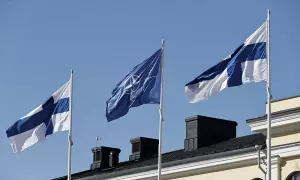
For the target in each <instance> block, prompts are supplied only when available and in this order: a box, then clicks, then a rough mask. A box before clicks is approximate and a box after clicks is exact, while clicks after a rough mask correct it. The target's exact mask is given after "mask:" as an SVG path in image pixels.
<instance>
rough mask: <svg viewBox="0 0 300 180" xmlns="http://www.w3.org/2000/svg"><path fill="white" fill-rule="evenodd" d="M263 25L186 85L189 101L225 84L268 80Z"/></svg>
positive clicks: (217, 89)
mask: <svg viewBox="0 0 300 180" xmlns="http://www.w3.org/2000/svg"><path fill="white" fill-rule="evenodd" d="M266 24H267V23H264V24H263V25H261V26H260V27H259V28H258V29H257V30H256V31H255V32H254V33H253V34H252V35H251V36H250V37H248V39H247V40H246V41H245V42H244V43H243V44H242V45H241V46H239V47H238V48H237V49H236V50H235V51H234V52H233V53H232V54H231V55H229V56H228V57H227V58H225V59H224V60H223V61H221V62H220V63H218V64H217V65H215V66H213V67H211V68H210V69H208V70H207V71H205V72H204V73H202V74H201V75H200V76H198V77H197V78H195V79H194V80H193V81H191V82H189V83H188V84H186V86H185V93H186V95H187V97H188V99H189V102H190V103H195V102H198V101H201V100H205V99H207V98H208V97H209V96H212V95H215V94H217V93H218V92H220V91H222V90H223V89H225V88H227V87H234V86H239V85H242V84H246V83H250V82H260V81H266V80H267V59H266V58H267V55H266V39H267V36H266V34H267V32H266Z"/></svg>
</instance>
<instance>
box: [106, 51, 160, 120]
mask: <svg viewBox="0 0 300 180" xmlns="http://www.w3.org/2000/svg"><path fill="white" fill-rule="evenodd" d="M161 57H162V50H161V49H159V50H158V51H156V52H155V53H154V54H153V55H152V56H151V57H149V58H148V59H146V60H145V61H143V62H142V63H141V64H139V65H137V66H135V67H134V68H133V69H132V70H131V72H130V73H129V74H127V75H126V76H125V78H124V79H122V80H121V81H120V82H119V83H118V84H117V86H116V87H115V88H114V90H113V91H112V95H111V97H110V98H109V99H108V100H107V101H106V118H107V120H108V121H112V120H115V119H118V118H120V117H122V116H124V115H125V114H127V113H128V111H129V109H130V108H131V107H137V106H140V105H143V104H159V103H160V84H161V83H160V82H161Z"/></svg>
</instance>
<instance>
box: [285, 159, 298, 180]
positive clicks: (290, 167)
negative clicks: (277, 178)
mask: <svg viewBox="0 0 300 180" xmlns="http://www.w3.org/2000/svg"><path fill="white" fill-rule="evenodd" d="M280 166H281V180H286V179H287V177H288V176H289V175H290V174H291V173H292V172H295V171H300V156H295V157H290V158H288V159H282V160H281V163H280Z"/></svg>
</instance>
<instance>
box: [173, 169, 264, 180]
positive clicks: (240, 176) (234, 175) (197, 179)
mask: <svg viewBox="0 0 300 180" xmlns="http://www.w3.org/2000/svg"><path fill="white" fill-rule="evenodd" d="M254 178H262V179H264V174H263V173H262V172H261V171H260V170H259V169H258V167H257V165H253V166H246V167H240V168H236V169H228V170H223V171H217V172H211V173H206V174H199V175H193V176H189V177H182V178H175V179H172V180H252V179H254Z"/></svg>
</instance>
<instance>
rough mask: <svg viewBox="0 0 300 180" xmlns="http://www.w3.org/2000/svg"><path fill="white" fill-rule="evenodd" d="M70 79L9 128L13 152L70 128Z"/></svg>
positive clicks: (7, 132) (7, 133)
mask: <svg viewBox="0 0 300 180" xmlns="http://www.w3.org/2000/svg"><path fill="white" fill-rule="evenodd" d="M70 81H71V80H70ZM70 81H68V82H67V83H66V84H64V85H63V86H62V87H61V88H59V89H58V90H57V91H56V92H55V93H54V94H53V95H52V96H51V97H50V98H49V99H48V100H47V101H46V102H45V103H44V104H42V105H40V106H39V107H37V108H36V109H34V110H33V111H31V112H30V113H28V114H27V115H26V116H24V117H22V118H21V119H20V120H18V121H17V122H16V123H14V124H13V125H12V126H11V127H10V128H8V130H7V131H6V135H7V137H8V138H9V140H10V141H11V146H12V149H13V152H20V151H23V150H24V149H26V148H28V147H30V146H32V145H34V144H36V143H38V142H40V141H43V140H45V138H46V136H48V135H51V134H53V133H55V132H57V131H66V130H69V128H70V108H69V99H70V97H71V83H70Z"/></svg>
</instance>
